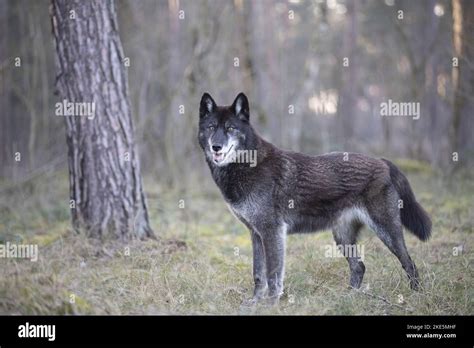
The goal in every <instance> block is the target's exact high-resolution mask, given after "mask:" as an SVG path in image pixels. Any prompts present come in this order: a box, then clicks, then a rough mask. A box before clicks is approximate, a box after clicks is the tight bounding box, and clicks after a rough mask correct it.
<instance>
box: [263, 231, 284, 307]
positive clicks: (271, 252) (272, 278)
mask: <svg viewBox="0 0 474 348" xmlns="http://www.w3.org/2000/svg"><path fill="white" fill-rule="evenodd" d="M262 239H263V247H264V250H265V261H266V266H267V282H268V296H269V298H270V302H271V303H272V304H275V303H278V300H279V299H280V296H281V295H282V294H283V277H284V273H285V247H286V245H285V241H286V228H285V226H281V227H279V228H277V229H276V230H272V231H266V233H265V234H263V235H262Z"/></svg>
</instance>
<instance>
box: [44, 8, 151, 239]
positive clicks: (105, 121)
mask: <svg viewBox="0 0 474 348" xmlns="http://www.w3.org/2000/svg"><path fill="white" fill-rule="evenodd" d="M51 19H52V27H53V35H54V39H55V44H56V67H57V78H56V79H57V82H56V83H57V89H58V92H59V96H60V101H61V102H62V101H63V100H66V101H67V102H72V103H93V104H94V107H95V109H93V110H94V112H93V116H91V115H90V114H89V115H88V117H85V116H79V115H77V114H75V115H74V116H64V119H65V123H66V140H67V146H68V161H69V177H70V199H71V201H70V207H71V213H72V221H73V226H74V228H75V229H76V230H85V231H87V233H88V235H89V236H91V237H100V238H103V237H107V236H109V237H113V238H120V239H129V238H136V237H138V238H140V239H143V238H146V237H153V236H154V234H153V231H152V230H151V228H150V225H149V221H148V212H147V206H146V200H145V195H144V193H143V187H142V182H141V176H140V168H139V161H138V157H137V156H138V155H137V151H136V149H135V145H134V141H133V123H132V115H131V107H130V100H129V97H128V94H129V92H128V81H127V74H126V71H125V69H126V68H125V65H124V64H123V62H124V58H125V57H124V54H123V50H122V44H121V41H120V37H119V33H118V26H117V13H116V7H115V3H114V2H113V1H108V0H107V1H102V0H94V1H65V0H53V1H52V6H51ZM88 105H91V107H92V104H88ZM63 112H64V110H63Z"/></svg>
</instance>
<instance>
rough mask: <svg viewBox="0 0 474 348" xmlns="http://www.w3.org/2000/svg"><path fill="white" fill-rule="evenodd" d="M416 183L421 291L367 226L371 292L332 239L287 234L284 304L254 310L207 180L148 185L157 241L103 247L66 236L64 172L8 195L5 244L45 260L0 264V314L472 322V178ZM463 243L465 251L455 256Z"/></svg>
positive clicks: (2, 208) (247, 262) (245, 267)
mask: <svg viewBox="0 0 474 348" xmlns="http://www.w3.org/2000/svg"><path fill="white" fill-rule="evenodd" d="M410 179H411V181H412V183H413V186H414V190H415V192H416V193H417V196H418V197H419V199H420V200H421V202H422V204H423V205H424V206H425V207H426V208H427V210H428V212H429V213H430V214H431V216H432V218H433V226H434V231H433V238H432V239H431V240H430V241H429V242H428V243H421V242H420V241H418V240H417V239H416V238H415V237H413V236H412V235H410V234H405V235H406V240H407V244H408V249H409V252H410V254H411V255H412V258H413V259H414V260H415V262H416V263H417V265H418V268H419V271H420V274H421V277H422V284H423V290H422V291H420V292H413V291H411V290H410V289H409V287H408V282H407V279H406V276H405V274H404V272H403V270H402V268H401V266H400V264H399V263H398V261H397V260H396V259H395V257H394V256H393V255H391V254H390V252H389V251H388V250H387V248H385V247H384V246H383V245H382V243H381V242H380V241H379V240H378V239H377V238H376V237H375V236H374V234H373V233H372V232H370V231H368V230H364V231H363V233H362V238H361V240H360V243H361V244H363V245H364V246H365V263H366V267H367V271H366V276H365V279H364V282H363V289H362V290H361V291H355V290H349V289H348V277H349V269H348V266H347V263H346V261H345V260H344V259H340V258H327V257H325V256H324V246H325V245H328V244H331V243H332V236H331V233H330V232H322V233H319V234H311V235H297V236H290V237H289V238H288V251H287V255H288V259H287V267H286V274H287V277H286V292H285V295H284V297H283V298H282V300H281V303H280V305H279V306H278V307H272V308H268V307H265V306H259V307H257V308H255V309H252V310H251V309H248V308H242V307H241V306H240V304H241V302H242V300H244V299H245V298H247V297H249V296H250V295H251V291H252V276H251V262H252V260H251V244H250V238H249V235H248V232H247V231H246V230H245V228H244V227H243V226H242V225H241V224H239V223H238V222H237V221H236V220H235V219H234V217H233V216H232V215H231V214H230V213H229V212H228V211H227V208H226V206H225V204H224V203H223V201H222V199H221V198H220V197H219V195H218V192H217V189H216V188H214V187H213V186H212V183H210V179H209V178H208V179H207V180H206V183H205V186H206V187H204V188H201V189H200V190H197V189H195V190H194V191H193V190H185V191H184V192H187V193H186V194H185V195H180V194H176V193H175V192H169V191H162V190H160V188H159V187H157V186H156V185H155V186H152V185H151V182H150V183H149V184H148V185H146V188H147V189H148V190H149V206H150V214H151V218H152V225H153V227H154V229H155V231H156V232H157V234H158V235H159V236H160V237H161V239H160V241H146V242H140V241H133V242H131V243H129V244H127V245H124V244H119V243H112V242H107V243H105V244H101V243H98V242H97V241H93V240H89V239H87V238H85V237H84V236H81V235H74V234H73V233H72V232H70V231H69V230H68V228H69V227H68V226H69V215H68V206H67V202H68V198H67V187H66V186H65V185H67V180H66V177H65V174H64V173H57V174H54V175H52V176H50V177H48V178H43V179H41V180H40V181H39V182H36V183H35V184H36V185H32V184H31V185H26V186H25V185H23V186H22V188H21V189H18V188H17V189H16V190H14V191H11V192H5V191H3V193H4V194H3V195H2V201H1V202H0V240H1V241H2V242H4V241H11V242H13V241H17V242H21V241H22V242H25V243H26V242H32V243H38V244H39V246H40V247H39V253H40V257H39V260H38V262H31V261H28V260H17V259H0V262H1V263H2V266H1V268H0V313H1V314H5V313H7V314H250V313H256V314H320V315H326V314H327V315H335V314H342V315H354V314H358V315H375V314H378V315H384V314H389V315H392V314H402V315H404V314H416V315H421V314H433V315H438V314H470V315H472V314H474V305H473V298H474V291H473V269H474V267H473V266H474V264H473V263H474V257H473V247H474V240H473V236H474V235H473V217H474V212H473V209H472V197H473V194H474V186H473V182H472V180H469V179H468V178H465V179H461V178H456V179H452V180H451V182H450V183H447V182H446V181H443V180H441V179H439V178H436V177H433V176H431V174H420V173H419V174H416V175H412V176H411V177H410ZM58 182H60V183H62V184H61V185H60V186H58V185H57V183H58ZM150 189H151V190H150ZM202 192H211V193H208V194H206V195H204V194H202ZM180 199H184V202H185V208H184V209H180V208H179V200H180ZM176 240H179V241H184V242H185V244H186V245H185V246H183V245H182V244H181V243H176V242H175V241H176ZM460 245H462V246H463V252H462V253H461V254H460V255H458V256H454V255H453V248H454V247H457V246H460ZM126 248H128V249H126ZM128 250H129V251H130V253H129V254H128V252H127V251H128ZM71 295H74V296H73V297H74V300H75V301H74V302H75V303H71V298H72V297H71Z"/></svg>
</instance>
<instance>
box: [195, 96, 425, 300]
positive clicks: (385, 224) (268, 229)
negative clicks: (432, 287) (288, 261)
mask: <svg viewBox="0 0 474 348" xmlns="http://www.w3.org/2000/svg"><path fill="white" fill-rule="evenodd" d="M199 116H200V117H199V136H198V138H199V144H200V146H201V148H202V149H203V150H204V153H205V155H206V161H207V163H208V165H209V168H210V170H211V173H212V177H213V178H214V181H215V182H216V184H217V186H218V187H219V188H220V190H221V192H222V194H223V196H224V199H225V201H226V202H227V204H228V206H229V208H230V210H231V211H232V212H233V213H234V215H235V216H236V217H237V218H238V219H239V220H240V221H242V222H243V223H244V224H245V225H246V226H247V227H248V228H249V230H250V232H251V238H252V247H253V276H254V281H255V290H254V294H253V298H252V300H251V301H252V302H253V303H255V302H257V301H258V300H259V299H261V298H263V297H265V295H266V294H267V292H268V297H269V298H271V299H275V301H277V300H278V299H279V297H280V296H281V294H282V293H283V276H284V259H285V237H286V235H287V234H288V233H301V232H314V231H318V230H322V229H332V231H333V234H334V239H335V241H336V244H337V245H338V246H340V247H341V246H355V243H356V241H357V235H358V233H359V230H360V229H361V227H362V226H363V225H367V226H368V227H369V228H371V229H372V230H373V231H374V232H375V233H376V234H377V236H378V237H379V238H380V239H381V240H382V242H383V243H384V244H385V245H386V246H387V247H388V248H389V249H390V251H391V252H392V253H393V254H395V256H396V257H397V258H398V259H399V260H400V263H401V264H402V267H403V269H404V270H405V271H406V273H407V275H408V278H409V281H410V285H411V287H412V288H413V289H417V288H418V286H419V280H418V271H417V269H416V266H415V263H414V262H413V261H412V259H411V258H410V255H409V254H408V252H407V248H406V246H405V241H404V238H403V233H402V225H404V226H405V227H406V228H407V229H408V230H409V231H411V232H412V233H413V234H415V235H416V236H417V237H418V238H419V239H421V240H423V241H424V240H427V239H428V238H429V236H430V234H431V221H430V218H429V216H428V214H427V213H426V212H425V210H424V209H423V208H422V207H421V205H420V204H419V203H418V202H417V201H416V199H415V195H414V194H413V191H412V190H411V188H410V184H409V183H408V180H407V178H406V177H405V175H403V173H402V172H401V171H400V170H399V169H398V168H397V167H396V166H395V165H394V164H393V163H392V162H390V161H388V160H386V159H376V158H371V157H368V156H365V155H362V154H357V153H342V152H340V153H339V152H333V153H329V154H325V155H321V156H309V155H305V154H302V153H297V152H292V151H286V150H281V149H279V148H277V147H276V146H274V145H272V144H270V143H269V142H267V141H265V140H264V139H263V138H261V137H260V136H259V135H258V134H257V133H256V132H255V130H254V129H253V127H252V125H251V124H250V122H249V119H250V112H249V103H248V99H247V97H246V96H245V95H244V94H243V93H240V94H239V95H238V96H237V98H236V99H235V101H234V103H233V104H232V105H231V106H217V105H216V103H215V102H214V100H213V99H212V97H211V96H210V95H209V94H207V93H205V94H204V95H203V96H202V99H201V105H200V109H199ZM251 154H254V156H253V158H254V163H253V165H252V163H248V162H250V161H242V158H244V159H247V160H248V159H251V158H252V156H251ZM345 256H346V259H347V261H348V262H349V267H350V271H351V277H350V285H351V286H352V287H354V288H359V287H360V285H361V283H362V278H363V276H364V272H365V266H364V264H363V262H362V260H361V258H360V256H358V255H345Z"/></svg>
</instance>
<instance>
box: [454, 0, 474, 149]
mask: <svg viewBox="0 0 474 348" xmlns="http://www.w3.org/2000/svg"><path fill="white" fill-rule="evenodd" d="M452 6H453V51H454V57H456V58H457V59H458V66H457V67H456V66H453V69H452V84H453V116H452V123H451V130H450V137H449V138H450V146H451V151H452V152H458V153H459V154H460V157H464V156H463V152H464V150H465V149H464V147H465V144H464V142H465V141H464V139H462V135H461V130H462V127H461V125H462V123H463V115H466V117H470V116H471V115H470V113H471V112H472V109H473V108H474V98H473V93H474V74H473V69H472V68H471V67H470V65H472V62H474V45H473V44H472V36H473V35H474V4H473V2H472V1H467V0H464V1H463V0H453V1H452ZM468 136H470V135H468Z"/></svg>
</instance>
